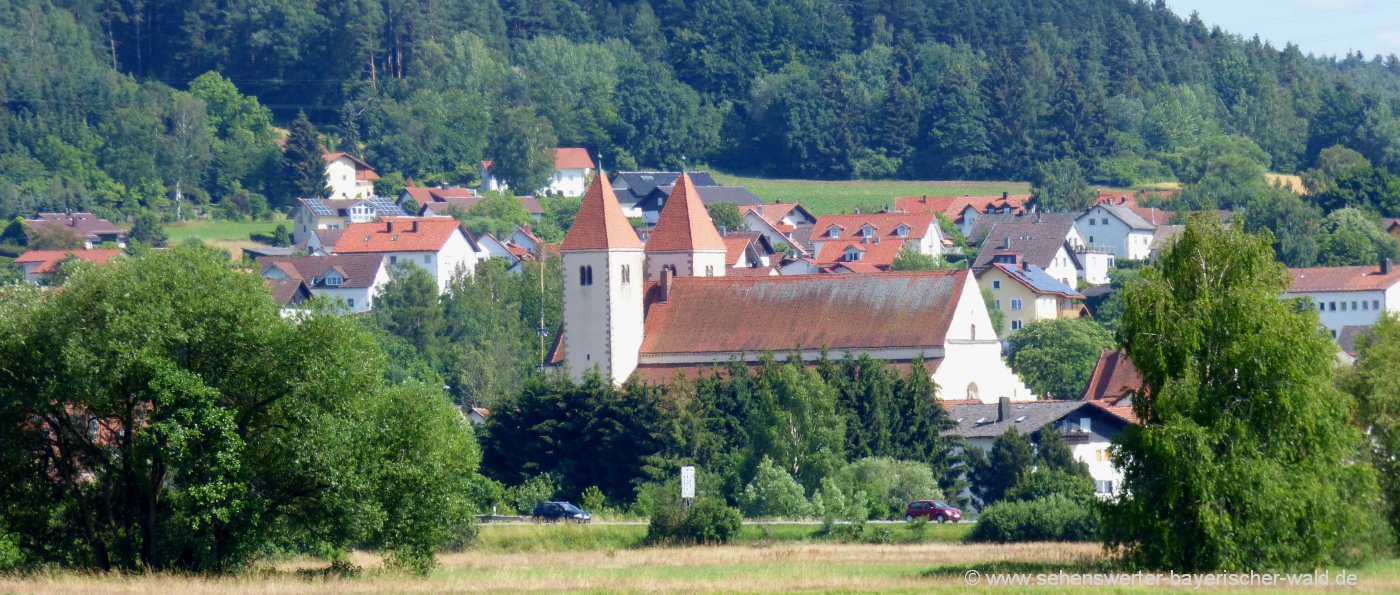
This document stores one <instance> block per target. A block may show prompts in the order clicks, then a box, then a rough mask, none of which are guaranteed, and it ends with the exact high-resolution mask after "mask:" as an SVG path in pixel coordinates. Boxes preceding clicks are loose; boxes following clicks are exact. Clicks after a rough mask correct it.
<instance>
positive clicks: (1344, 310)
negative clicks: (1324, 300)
mask: <svg viewBox="0 0 1400 595" xmlns="http://www.w3.org/2000/svg"><path fill="white" fill-rule="evenodd" d="M1342 311H1343V312H1346V311H1347V303H1346V302H1342Z"/></svg>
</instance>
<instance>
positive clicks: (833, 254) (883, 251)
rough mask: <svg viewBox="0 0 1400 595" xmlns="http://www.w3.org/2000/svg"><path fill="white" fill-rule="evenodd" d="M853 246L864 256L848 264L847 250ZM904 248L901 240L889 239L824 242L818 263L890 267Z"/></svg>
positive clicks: (818, 254)
mask: <svg viewBox="0 0 1400 595" xmlns="http://www.w3.org/2000/svg"><path fill="white" fill-rule="evenodd" d="M851 246H854V247H855V248H856V249H858V250H860V251H861V253H862V255H861V257H860V260H857V261H852V262H846V248H848V247H851ZM903 248H904V242H903V241H901V240H899V239H888V238H887V239H885V240H883V241H880V242H874V241H871V242H864V241H862V240H827V241H824V242H822V249H821V252H818V253H817V257H816V262H817V264H819V265H832V264H836V263H841V264H856V263H864V264H869V265H880V266H889V265H891V264H894V259H895V257H896V256H898V255H899V251H900V250H902V249H903Z"/></svg>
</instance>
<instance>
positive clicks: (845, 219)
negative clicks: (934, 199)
mask: <svg viewBox="0 0 1400 595" xmlns="http://www.w3.org/2000/svg"><path fill="white" fill-rule="evenodd" d="M900 224H903V225H905V226H906V227H908V228H909V235H907V236H904V237H902V238H900V237H899V236H898V235H896V234H895V228H896V227H898V226H899V225H900ZM833 225H836V226H839V227H840V228H841V235H840V237H839V238H831V237H830V236H828V235H827V230H828V229H829V228H830V227H831V226H833ZM866 225H871V226H874V227H875V231H874V235H873V236H872V237H877V238H887V239H888V238H897V239H902V240H917V239H920V238H923V237H924V236H925V235H928V230H929V227H931V226H932V225H933V213H932V212H929V211H924V212H921V213H870V214H866V215H822V216H821V217H817V222H816V223H815V224H813V225H812V241H813V242H827V241H830V240H832V239H843V240H849V239H860V238H861V232H860V230H861V228H862V227H864V226H866Z"/></svg>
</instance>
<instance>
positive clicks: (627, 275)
mask: <svg viewBox="0 0 1400 595" xmlns="http://www.w3.org/2000/svg"><path fill="white" fill-rule="evenodd" d="M622 282H623V283H631V282H632V267H630V266H628V265H625V264H624V265H622Z"/></svg>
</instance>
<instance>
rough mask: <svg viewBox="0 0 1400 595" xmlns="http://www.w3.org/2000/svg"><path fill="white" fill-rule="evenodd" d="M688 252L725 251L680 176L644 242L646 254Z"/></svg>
mask: <svg viewBox="0 0 1400 595" xmlns="http://www.w3.org/2000/svg"><path fill="white" fill-rule="evenodd" d="M692 250H718V251H721V252H723V251H724V250H725V246H724V238H721V237H720V235H719V230H717V229H715V222H714V221H712V220H711V219H710V212H709V211H707V210H705V203H704V202H701V201H700V194H699V193H698V192H696V190H695V184H694V183H692V182H691V181H690V176H689V175H688V174H681V177H680V179H679V180H677V181H676V187H675V188H674V189H672V190H671V196H670V198H668V199H667V200H666V206H665V207H662V209H661V216H660V218H658V219H657V220H656V229H654V230H652V232H651V239H650V240H648V241H647V252H689V251H692Z"/></svg>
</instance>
